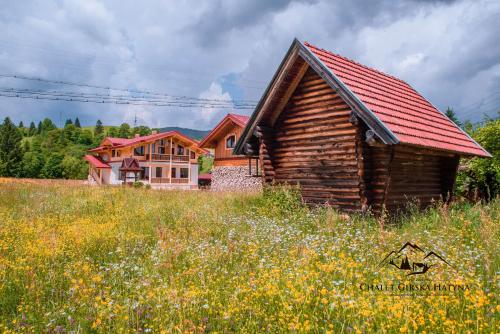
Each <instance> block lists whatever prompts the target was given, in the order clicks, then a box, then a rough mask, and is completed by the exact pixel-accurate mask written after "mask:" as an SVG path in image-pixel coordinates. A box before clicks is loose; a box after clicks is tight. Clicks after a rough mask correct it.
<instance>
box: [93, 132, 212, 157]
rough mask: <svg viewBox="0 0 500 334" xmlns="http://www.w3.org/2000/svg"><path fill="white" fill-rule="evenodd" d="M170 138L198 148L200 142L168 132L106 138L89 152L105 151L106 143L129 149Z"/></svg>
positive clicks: (180, 134)
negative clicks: (128, 147) (177, 138)
mask: <svg viewBox="0 0 500 334" xmlns="http://www.w3.org/2000/svg"><path fill="white" fill-rule="evenodd" d="M170 136H176V137H179V138H181V139H183V140H185V141H187V142H189V143H191V144H194V145H196V146H198V141H197V140H194V139H193V138H191V137H188V136H186V135H184V134H182V133H180V132H179V131H175V130H174V131H167V132H161V133H155V134H152V135H148V136H141V137H135V138H115V137H106V138H104V140H103V141H102V142H101V145H100V146H99V147H96V148H94V149H91V150H89V152H96V151H100V150H102V149H105V148H106V147H105V145H104V143H106V142H109V143H110V144H111V147H113V149H114V148H121V147H127V146H131V145H136V144H139V143H143V142H149V141H154V140H157V139H161V138H167V137H170ZM198 149H199V150H200V151H202V152H204V153H207V151H206V150H204V149H202V148H200V147H198Z"/></svg>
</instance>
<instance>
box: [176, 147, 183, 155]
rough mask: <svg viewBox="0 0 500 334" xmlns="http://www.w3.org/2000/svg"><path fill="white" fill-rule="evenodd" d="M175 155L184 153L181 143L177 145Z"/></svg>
mask: <svg viewBox="0 0 500 334" xmlns="http://www.w3.org/2000/svg"><path fill="white" fill-rule="evenodd" d="M177 155H184V147H183V146H181V145H178V146H177Z"/></svg>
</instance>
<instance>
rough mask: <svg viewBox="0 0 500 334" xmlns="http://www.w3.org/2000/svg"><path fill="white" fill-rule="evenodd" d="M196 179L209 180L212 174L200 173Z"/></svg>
mask: <svg viewBox="0 0 500 334" xmlns="http://www.w3.org/2000/svg"><path fill="white" fill-rule="evenodd" d="M198 180H206V181H211V180H212V174H210V173H205V174H200V175H199V176H198Z"/></svg>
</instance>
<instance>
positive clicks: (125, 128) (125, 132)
mask: <svg viewBox="0 0 500 334" xmlns="http://www.w3.org/2000/svg"><path fill="white" fill-rule="evenodd" d="M118 137H119V138H129V137H130V125H128V124H127V123H122V125H120V128H119V129H118Z"/></svg>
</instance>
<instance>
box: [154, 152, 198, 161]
mask: <svg viewBox="0 0 500 334" xmlns="http://www.w3.org/2000/svg"><path fill="white" fill-rule="evenodd" d="M170 157H172V161H173V162H189V155H171V154H159V153H152V154H151V160H154V161H170Z"/></svg>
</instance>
